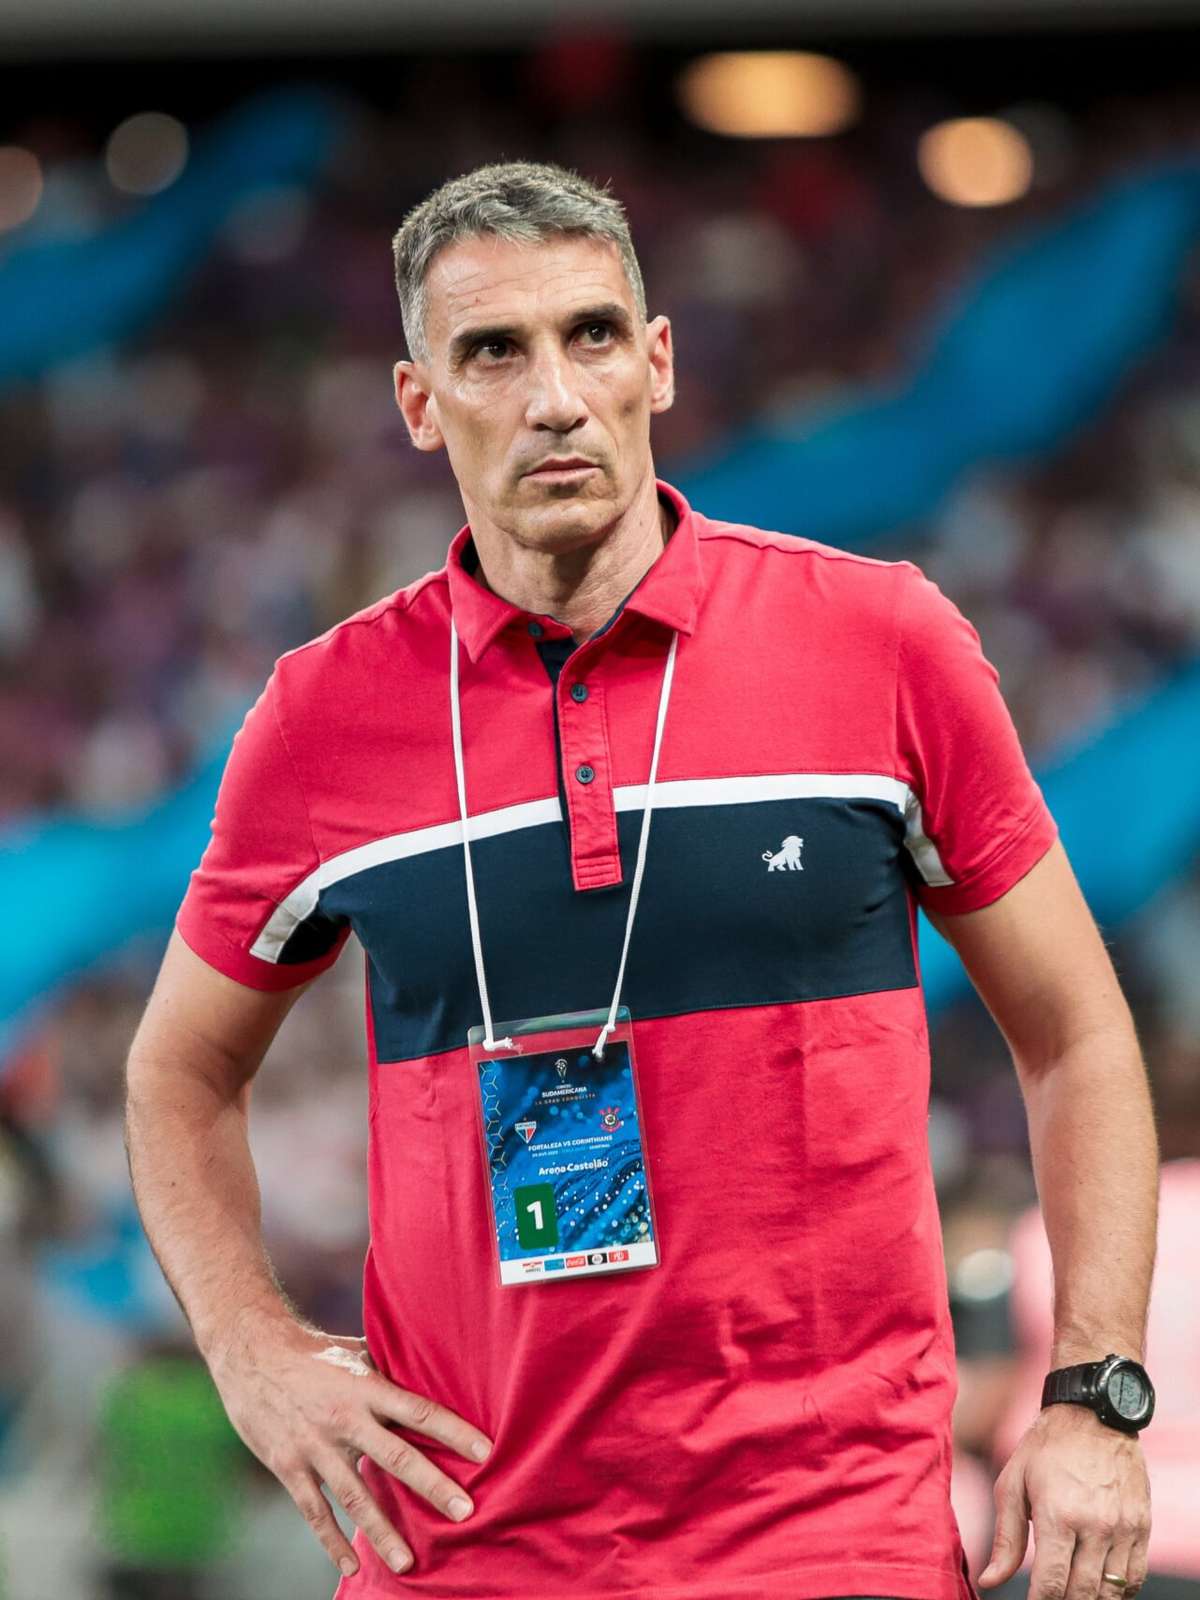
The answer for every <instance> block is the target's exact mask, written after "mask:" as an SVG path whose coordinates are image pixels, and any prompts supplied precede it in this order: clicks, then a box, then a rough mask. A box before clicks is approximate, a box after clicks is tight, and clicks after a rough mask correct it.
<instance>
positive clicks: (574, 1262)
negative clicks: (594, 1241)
mask: <svg viewBox="0 0 1200 1600" xmlns="http://www.w3.org/2000/svg"><path fill="white" fill-rule="evenodd" d="M567 1265H568V1266H569V1267H586V1266H587V1257H586V1256H568V1257H567Z"/></svg>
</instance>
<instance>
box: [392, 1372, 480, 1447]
mask: <svg viewBox="0 0 1200 1600" xmlns="http://www.w3.org/2000/svg"><path fill="white" fill-rule="evenodd" d="M372 1406H373V1408H374V1409H375V1410H376V1411H378V1412H381V1413H382V1414H383V1415H384V1416H386V1417H389V1418H390V1419H391V1420H392V1421H393V1422H399V1423H402V1424H403V1426H404V1427H406V1428H413V1429H415V1430H416V1432H417V1433H424V1434H427V1435H428V1437H429V1438H431V1439H437V1440H438V1441H439V1442H440V1443H442V1444H446V1445H449V1446H450V1448H451V1450H457V1451H458V1453H459V1455H460V1456H467V1457H469V1458H470V1459H471V1460H472V1461H485V1460H486V1459H487V1457H488V1455H489V1454H490V1452H491V1448H492V1441H491V1440H490V1439H489V1438H488V1436H487V1434H486V1433H482V1432H480V1430H479V1429H478V1428H476V1427H473V1426H472V1425H471V1423H469V1422H466V1421H464V1420H463V1418H462V1417H460V1416H459V1415H458V1414H457V1413H456V1412H454V1411H451V1410H450V1408H449V1406H443V1405H439V1404H438V1402H437V1401H436V1400H431V1399H429V1397H428V1396H427V1395H423V1394H412V1393H411V1392H410V1391H409V1390H408V1389H401V1388H400V1387H399V1385H398V1384H395V1383H389V1382H388V1380H387V1379H386V1378H384V1379H382V1381H381V1382H380V1384H379V1385H378V1386H377V1387H376V1388H375V1389H374V1391H373V1398H372Z"/></svg>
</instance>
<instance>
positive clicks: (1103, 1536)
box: [1066, 1530, 1125, 1600]
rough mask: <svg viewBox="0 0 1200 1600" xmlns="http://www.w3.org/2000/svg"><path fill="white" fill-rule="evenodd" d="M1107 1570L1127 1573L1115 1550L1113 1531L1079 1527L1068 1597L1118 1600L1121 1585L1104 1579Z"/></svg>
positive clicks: (1083, 1599) (1085, 1599)
mask: <svg viewBox="0 0 1200 1600" xmlns="http://www.w3.org/2000/svg"><path fill="white" fill-rule="evenodd" d="M1114 1563H1115V1564H1114ZM1106 1572H1112V1573H1115V1574H1116V1576H1117V1577H1118V1578H1123V1577H1124V1576H1125V1561H1124V1558H1123V1557H1122V1559H1121V1560H1119V1561H1118V1560H1117V1558H1116V1556H1115V1555H1114V1554H1113V1552H1112V1534H1111V1533H1103V1532H1101V1533H1086V1532H1084V1531H1082V1530H1077V1531H1076V1536H1075V1550H1074V1552H1073V1554H1072V1556H1071V1571H1070V1574H1069V1576H1068V1578H1067V1592H1066V1600H1118V1596H1119V1595H1120V1593H1121V1588H1120V1585H1119V1584H1115V1583H1105V1582H1104V1574H1105V1573H1106Z"/></svg>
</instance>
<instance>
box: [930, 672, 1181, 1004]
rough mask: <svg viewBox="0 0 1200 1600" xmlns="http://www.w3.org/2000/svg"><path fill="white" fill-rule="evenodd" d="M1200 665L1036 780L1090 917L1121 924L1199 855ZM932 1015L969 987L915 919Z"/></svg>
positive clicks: (946, 950)
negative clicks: (1199, 750) (1199, 738)
mask: <svg viewBox="0 0 1200 1600" xmlns="http://www.w3.org/2000/svg"><path fill="white" fill-rule="evenodd" d="M1198 729H1200V661H1194V662H1193V663H1192V664H1191V665H1190V666H1189V667H1187V668H1186V669H1185V670H1184V671H1182V672H1180V673H1179V674H1178V675H1177V676H1175V677H1173V678H1172V679H1171V680H1170V681H1169V682H1167V683H1166V684H1165V685H1163V686H1161V687H1160V688H1159V689H1157V690H1156V691H1154V692H1153V693H1152V694H1151V695H1150V696H1149V697H1148V698H1147V699H1146V700H1144V701H1143V702H1141V703H1140V704H1139V705H1137V706H1136V707H1134V708H1131V709H1130V710H1129V711H1127V712H1126V713H1125V715H1123V716H1121V717H1119V718H1117V719H1116V720H1115V721H1114V722H1112V723H1111V724H1110V725H1109V726H1108V727H1107V728H1105V729H1103V730H1101V731H1100V732H1098V733H1096V734H1095V735H1094V736H1093V737H1091V738H1090V739H1088V741H1087V742H1086V743H1084V744H1081V745H1077V746H1075V747H1074V748H1073V749H1072V750H1070V751H1069V752H1064V753H1063V754H1062V756H1061V757H1060V758H1059V759H1058V760H1057V761H1055V762H1053V763H1051V764H1050V765H1048V766H1046V767H1045V768H1043V769H1042V770H1041V771H1039V773H1038V774H1037V777H1038V782H1039V783H1040V784H1041V786H1042V793H1043V794H1044V795H1045V797H1046V803H1047V805H1048V806H1049V807H1050V810H1051V811H1052V812H1053V813H1054V817H1055V820H1056V821H1057V823H1058V826H1059V830H1060V832H1061V833H1062V838H1063V843H1064V845H1065V846H1066V851H1067V854H1068V856H1070V858H1071V865H1072V866H1073V867H1074V869H1075V875H1076V877H1077V878H1078V879H1079V882H1080V884H1081V885H1082V887H1083V892H1084V894H1085V895H1086V896H1087V900H1088V904H1089V905H1090V906H1091V908H1092V911H1093V913H1094V914H1095V916H1096V918H1097V920H1098V921H1099V922H1100V923H1101V924H1102V925H1103V926H1104V927H1106V928H1113V927H1117V926H1119V925H1120V924H1121V923H1122V922H1124V921H1125V920H1126V919H1127V918H1128V917H1130V916H1132V915H1133V913H1134V912H1135V911H1138V910H1140V909H1141V907H1142V906H1143V905H1145V904H1146V902H1147V901H1148V900H1150V899H1151V898H1152V896H1153V895H1155V894H1156V893H1157V892H1158V890H1160V889H1161V888H1163V886H1164V885H1166V884H1169V883H1170V882H1171V881H1172V880H1173V879H1175V878H1178V877H1179V876H1181V875H1182V874H1183V873H1184V872H1186V871H1187V870H1188V868H1189V867H1190V866H1192V865H1193V864H1194V863H1195V861H1196V857H1197V853H1198V851H1200V759H1197V756H1196V746H1197V730H1198ZM921 971H922V976H923V978H924V982H925V995H926V1000H927V1003H928V1005H929V1009H930V1010H931V1011H933V1010H935V1009H937V1008H940V1007H942V1006H945V1005H949V1004H950V1003H952V1002H953V1001H954V1000H957V999H958V998H959V997H960V996H961V995H963V994H965V993H966V992H967V991H968V989H969V987H970V983H969V980H968V978H967V975H966V973H965V972H964V971H963V968H962V964H961V963H960V962H959V959H958V957H957V956H956V955H955V954H954V952H953V950H952V949H951V948H950V946H949V945H948V944H946V943H945V942H944V941H943V940H942V939H940V938H939V937H938V935H937V934H936V933H935V932H934V931H933V929H932V928H931V927H930V926H929V924H928V923H927V922H925V921H924V919H922V923H921Z"/></svg>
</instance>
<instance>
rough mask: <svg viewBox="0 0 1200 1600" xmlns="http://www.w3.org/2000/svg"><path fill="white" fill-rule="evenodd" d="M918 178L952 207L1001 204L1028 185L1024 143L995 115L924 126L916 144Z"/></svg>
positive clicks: (1029, 163) (1030, 158)
mask: <svg viewBox="0 0 1200 1600" xmlns="http://www.w3.org/2000/svg"><path fill="white" fill-rule="evenodd" d="M917 165H918V167H919V168H920V169H921V176H922V177H923V178H924V180H925V182H926V183H927V184H928V186H929V188H930V189H931V190H932V191H933V193H934V194H936V195H937V196H938V197H939V199H942V200H945V201H947V202H948V203H949V204H950V205H954V206H1003V205H1009V204H1011V202H1012V201H1014V200H1019V199H1021V197H1022V196H1023V195H1025V194H1027V193H1028V192H1029V189H1030V186H1031V185H1032V183H1033V151H1032V150H1031V148H1030V145H1029V140H1028V139H1027V138H1026V137H1025V135H1024V134H1023V133H1022V132H1021V131H1020V129H1019V128H1014V127H1013V125H1012V124H1011V123H1009V122H1003V121H1001V120H1000V118H998V117H956V118H954V119H953V120H952V121H949V122H939V123H938V124H937V125H936V126H935V127H932V128H928V129H927V130H926V131H925V132H924V133H923V134H922V135H921V137H920V139H919V141H918V143H917Z"/></svg>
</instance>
